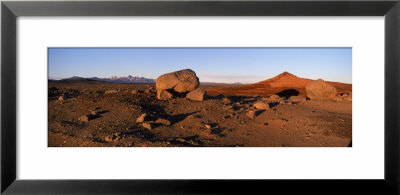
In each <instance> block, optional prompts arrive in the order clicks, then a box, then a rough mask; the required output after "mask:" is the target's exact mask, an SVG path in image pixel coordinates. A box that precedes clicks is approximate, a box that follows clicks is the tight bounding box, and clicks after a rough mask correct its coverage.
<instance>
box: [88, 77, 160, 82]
mask: <svg viewBox="0 0 400 195" xmlns="http://www.w3.org/2000/svg"><path fill="white" fill-rule="evenodd" d="M90 79H93V80H97V81H105V82H112V83H155V80H154V79H148V78H145V77H137V76H132V75H129V76H127V77H121V76H112V77H109V78H98V77H92V78H90Z"/></svg>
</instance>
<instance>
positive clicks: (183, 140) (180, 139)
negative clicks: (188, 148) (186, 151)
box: [176, 138, 186, 143]
mask: <svg viewBox="0 0 400 195" xmlns="http://www.w3.org/2000/svg"><path fill="white" fill-rule="evenodd" d="M176 141H177V142H182V143H184V142H186V140H185V139H182V138H178V139H176Z"/></svg>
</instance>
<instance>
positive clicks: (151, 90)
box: [144, 87, 154, 94]
mask: <svg viewBox="0 0 400 195" xmlns="http://www.w3.org/2000/svg"><path fill="white" fill-rule="evenodd" d="M153 92H154V89H153V88H151V87H150V88H148V89H146V90H145V91H144V93H145V94H151V93H153Z"/></svg>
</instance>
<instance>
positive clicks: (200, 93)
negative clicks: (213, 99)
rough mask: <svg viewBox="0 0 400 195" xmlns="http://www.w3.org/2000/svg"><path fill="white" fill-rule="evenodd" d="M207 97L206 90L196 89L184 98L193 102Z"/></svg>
mask: <svg viewBox="0 0 400 195" xmlns="http://www.w3.org/2000/svg"><path fill="white" fill-rule="evenodd" d="M206 97H207V93H206V90H204V89H202V88H197V89H195V90H193V91H191V92H190V93H188V94H186V98H187V99H190V100H194V101H203V100H204V99H205V98H206Z"/></svg>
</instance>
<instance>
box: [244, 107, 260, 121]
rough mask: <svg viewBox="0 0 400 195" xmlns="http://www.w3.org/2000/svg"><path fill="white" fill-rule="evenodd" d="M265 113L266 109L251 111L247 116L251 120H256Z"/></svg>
mask: <svg viewBox="0 0 400 195" xmlns="http://www.w3.org/2000/svg"><path fill="white" fill-rule="evenodd" d="M263 111H264V109H257V110H249V111H248V112H247V113H246V116H247V117H249V118H250V119H252V120H254V119H255V118H256V116H257V115H259V114H260V113H261V112H263Z"/></svg>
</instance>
